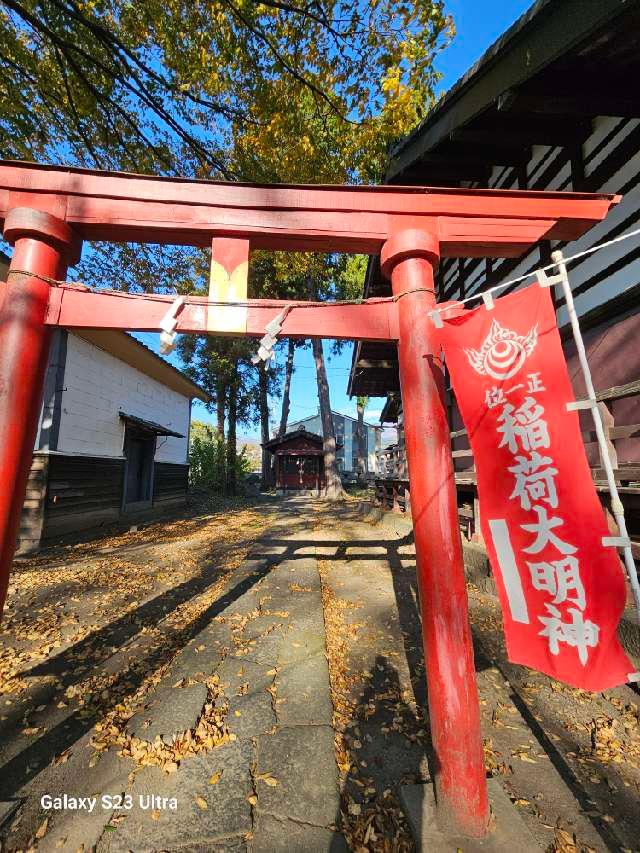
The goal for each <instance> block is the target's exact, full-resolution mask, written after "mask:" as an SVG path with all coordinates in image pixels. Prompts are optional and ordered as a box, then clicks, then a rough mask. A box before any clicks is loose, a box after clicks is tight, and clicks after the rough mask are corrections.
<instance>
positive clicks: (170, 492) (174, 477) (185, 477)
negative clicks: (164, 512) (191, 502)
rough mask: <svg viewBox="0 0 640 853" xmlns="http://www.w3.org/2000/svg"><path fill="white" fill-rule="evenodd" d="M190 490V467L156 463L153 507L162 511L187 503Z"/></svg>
mask: <svg viewBox="0 0 640 853" xmlns="http://www.w3.org/2000/svg"><path fill="white" fill-rule="evenodd" d="M188 488H189V466H188V465H177V464H175V463H173V462H156V463H155V468H154V475H153V505H154V507H157V508H158V510H161V509H162V508H163V507H164V508H168V507H170V506H174V505H177V504H181V503H184V502H185V499H186V496H187V489H188Z"/></svg>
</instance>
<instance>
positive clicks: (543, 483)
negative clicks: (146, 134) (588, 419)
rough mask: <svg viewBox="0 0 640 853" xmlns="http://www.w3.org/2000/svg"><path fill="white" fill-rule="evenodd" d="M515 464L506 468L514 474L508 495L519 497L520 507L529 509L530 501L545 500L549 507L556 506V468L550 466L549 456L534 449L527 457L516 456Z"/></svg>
mask: <svg viewBox="0 0 640 853" xmlns="http://www.w3.org/2000/svg"><path fill="white" fill-rule="evenodd" d="M516 460H517V462H518V464H517V465H513V466H512V467H511V468H509V469H508V470H509V471H511V473H512V474H515V475H516V485H515V488H514V490H513V492H512V493H511V495H510V496H509V497H511V498H520V506H521V507H522V509H531V503H532V501H545V502H546V503H548V504H549V506H551V507H554V508H555V507H557V506H558V495H557V492H556V483H555V480H554V477H555V475H556V474H557V473H558V469H557V468H551V467H548V468H545V467H544V466H545V465H548V466H550V465H551V463H552V462H553V460H552V459H551V458H550V457H549V456H541V455H540V454H539V453H538V452H537V451H536V450H534V451H533V453H531V455H530V456H529V457H528V458H527V457H526V456H516Z"/></svg>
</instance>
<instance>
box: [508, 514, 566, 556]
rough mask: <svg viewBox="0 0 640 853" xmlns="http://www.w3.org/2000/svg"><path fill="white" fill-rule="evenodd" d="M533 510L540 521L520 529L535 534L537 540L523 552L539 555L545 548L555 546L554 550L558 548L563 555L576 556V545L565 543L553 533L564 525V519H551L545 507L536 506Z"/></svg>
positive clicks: (523, 525)
mask: <svg viewBox="0 0 640 853" xmlns="http://www.w3.org/2000/svg"><path fill="white" fill-rule="evenodd" d="M532 509H533V511H534V512H535V513H536V515H537V516H538V520H537V521H534V522H533V524H521V525H520V527H521V528H522V529H523V530H527V531H528V532H529V533H535V534H536V538H535V539H534V540H533V544H531V545H529V546H528V547H527V548H523V549H522V550H523V551H525V552H526V553H527V554H539V553H540V551H542V550H543V548H546V546H547V545H549V544H550V545H553V546H554V548H557V549H558V551H560V553H561V554H575V552H576V550H577V549H576V547H575V545H570V544H569V543H568V542H563V541H562V539H560V537H559V536H556V534H555V533H553V530H554V529H555V528H556V527H560V525H561V524H564V519H562V518H559V517H558V516H553V517H552V518H549V516H548V515H547V510H546V508H545V507H543V506H537V505H534V506H533V507H532Z"/></svg>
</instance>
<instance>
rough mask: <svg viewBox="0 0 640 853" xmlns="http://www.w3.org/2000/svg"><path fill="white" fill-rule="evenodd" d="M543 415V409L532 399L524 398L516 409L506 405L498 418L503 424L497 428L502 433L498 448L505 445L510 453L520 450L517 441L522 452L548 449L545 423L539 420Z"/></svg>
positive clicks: (547, 430) (547, 431) (547, 434)
mask: <svg viewBox="0 0 640 853" xmlns="http://www.w3.org/2000/svg"><path fill="white" fill-rule="evenodd" d="M543 414H544V408H543V407H542V406H541V405H540V404H539V403H536V401H535V399H534V398H533V397H525V400H524V402H523V403H522V404H521V405H520V406H519V407H518V408H517V409H516V408H515V407H514V406H512V405H511V403H507V405H506V406H505V407H504V408H503V410H502V412H501V414H500V415H499V417H498V420H499V421H502V422H503V425H502V426H500V427H498V432H501V433H502V441H501V442H500V444H499V445H498V446H499V447H504V446H505V444H506V445H507V446H508V448H509V450H510V451H511V453H516V452H517V451H518V450H519V449H520V447H518V441H520V445H521V449H522V450H535V449H536V448H537V447H549V429H548V427H547V422H546V421H544V420H542V418H541V415H543Z"/></svg>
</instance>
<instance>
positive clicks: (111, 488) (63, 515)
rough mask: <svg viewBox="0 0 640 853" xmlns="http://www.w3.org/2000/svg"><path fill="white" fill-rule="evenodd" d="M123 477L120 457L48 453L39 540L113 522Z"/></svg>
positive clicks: (116, 513)
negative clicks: (46, 481) (47, 468)
mask: <svg viewBox="0 0 640 853" xmlns="http://www.w3.org/2000/svg"><path fill="white" fill-rule="evenodd" d="M123 476H124V460H122V459H104V458H100V457H95V456H63V455H56V454H52V455H51V456H50V457H49V475H48V488H47V496H46V501H45V510H44V527H43V531H42V539H43V541H46V540H49V539H55V538H56V537H58V536H64V535H67V534H71V533H75V532H77V531H81V530H87V529H90V528H93V527H100V526H101V525H103V524H109V523H112V522H114V521H117V520H118V518H119V515H120V505H121V501H122V483H123Z"/></svg>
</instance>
